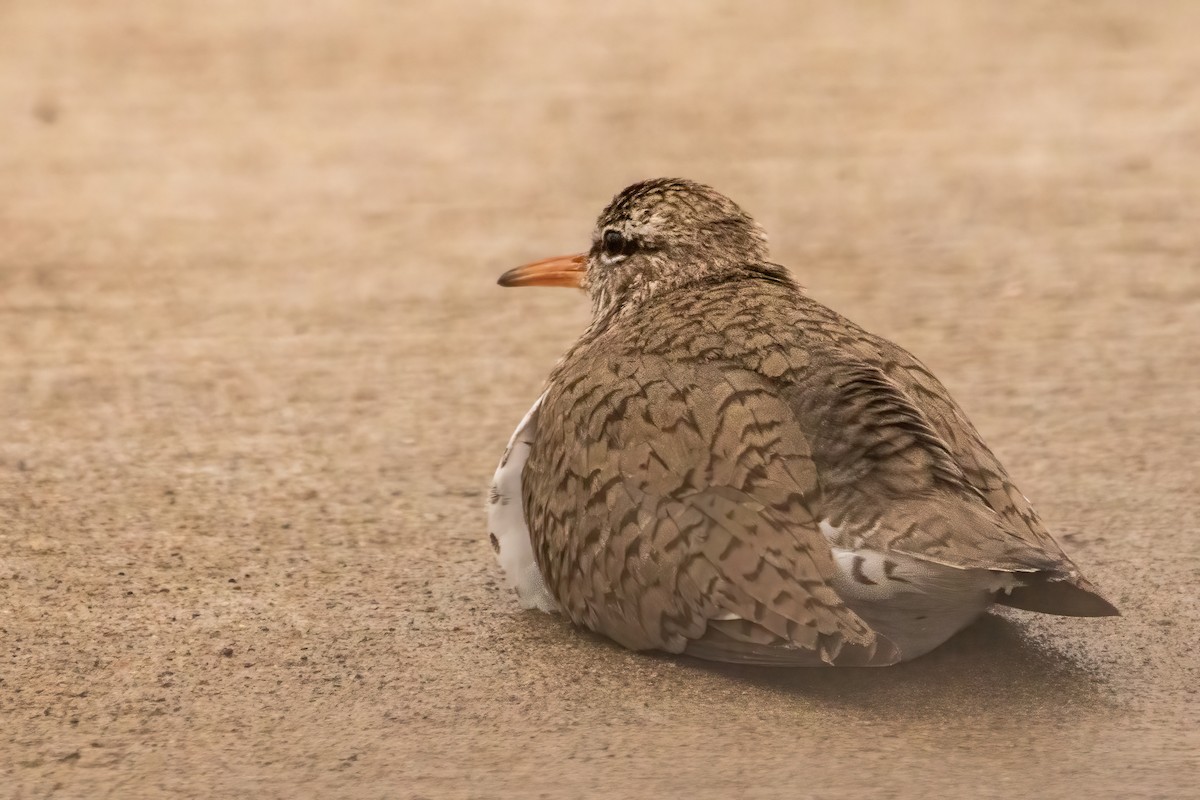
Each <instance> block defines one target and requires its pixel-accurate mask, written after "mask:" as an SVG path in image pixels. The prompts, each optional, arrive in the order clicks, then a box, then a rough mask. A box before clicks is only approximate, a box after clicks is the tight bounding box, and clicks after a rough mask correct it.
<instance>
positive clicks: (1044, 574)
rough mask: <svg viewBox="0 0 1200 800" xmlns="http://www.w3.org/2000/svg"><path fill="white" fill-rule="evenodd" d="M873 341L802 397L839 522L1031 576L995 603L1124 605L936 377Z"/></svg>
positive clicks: (951, 562) (928, 553)
mask: <svg viewBox="0 0 1200 800" xmlns="http://www.w3.org/2000/svg"><path fill="white" fill-rule="evenodd" d="M871 339H872V340H874V342H869V344H875V345H876V346H878V348H879V351H880V352H879V354H878V355H875V354H869V355H868V357H864V358H855V357H853V356H850V355H848V354H847V353H846V352H844V351H839V352H837V353H835V354H832V355H831V356H830V357H829V358H828V359H826V360H824V361H822V360H821V358H820V357H819V356H818V357H816V358H815V359H814V361H815V363H816V364H818V365H823V371H819V373H818V376H819V380H817V381H816V382H817V383H818V384H819V385H820V386H822V387H823V391H819V392H817V393H816V395H817V397H818V398H819V399H817V400H811V399H810V400H808V401H805V400H804V399H800V400H798V401H797V404H798V406H799V407H801V408H802V410H804V411H805V413H806V414H807V416H806V417H803V415H802V418H805V419H806V421H807V424H806V429H807V430H813V431H815V437H816V438H814V440H813V441H812V442H811V447H812V452H813V458H814V463H815V464H816V466H817V470H818V474H819V475H820V479H821V483H822V487H823V489H824V491H825V496H826V500H827V502H828V504H829V505H828V506H827V508H828V509H829V514H830V516H831V517H832V518H833V519H832V523H833V524H834V526H835V527H837V528H839V530H842V531H843V532H844V535H846V536H847V537H850V538H854V539H855V540H856V542H857V543H859V544H861V545H863V546H866V547H870V548H874V549H883V550H892V551H896V552H901V553H905V554H908V555H911V556H914V557H916V558H920V559H924V560H927V561H932V562H936V563H939V564H944V565H947V566H952V567H959V568H964V569H967V568H980V569H989V570H999V571H1008V572H1024V573H1030V575H1029V576H1028V577H1027V578H1026V579H1025V580H1024V581H1023V582H1024V583H1025V584H1026V585H1025V586H1024V587H1023V588H1021V589H1017V590H1014V591H1013V593H1012V594H1010V595H1003V596H1001V597H999V598H998V601H999V602H1007V603H1008V604H1010V605H1017V606H1020V607H1024V608H1030V609H1032V610H1037V611H1047V612H1050V613H1059V614H1077V615H1085V616H1093V615H1107V614H1112V613H1116V612H1115V609H1114V608H1113V607H1112V606H1111V605H1110V604H1109V603H1108V602H1107V601H1106V600H1104V599H1103V598H1102V597H1100V596H1099V594H1098V593H1097V592H1096V591H1095V589H1094V587H1092V585H1091V584H1090V583H1089V582H1088V581H1087V580H1086V579H1084V578H1083V576H1082V575H1080V574H1079V570H1078V568H1077V567H1076V566H1075V565H1074V564H1073V563H1072V562H1071V561H1070V559H1068V558H1067V556H1066V555H1065V554H1064V553H1063V551H1062V549H1061V548H1060V547H1059V546H1058V544H1057V543H1056V542H1055V541H1054V539H1053V538H1052V537H1051V536H1050V534H1049V533H1048V532H1046V530H1045V528H1044V527H1043V526H1042V524H1041V521H1040V520H1039V519H1038V517H1037V514H1036V513H1035V512H1034V511H1033V509H1032V507H1031V506H1030V505H1029V501H1028V500H1026V499H1025V497H1024V495H1022V494H1021V492H1020V491H1019V490H1018V489H1017V488H1016V486H1015V485H1014V484H1013V483H1012V481H1011V480H1010V479H1009V478H1008V475H1007V473H1006V472H1005V471H1004V468H1003V467H1002V466H1001V465H1000V463H999V462H998V461H997V460H996V457H995V456H994V455H993V454H992V453H991V451H990V450H989V449H988V448H987V446H986V445H985V444H984V443H983V441H982V439H980V438H979V434H978V433H977V432H976V431H975V428H974V427H973V426H972V425H971V423H970V422H969V421H968V420H967V419H966V416H965V415H964V414H963V413H962V411H961V409H959V408H958V406H957V405H956V404H955V403H954V401H953V400H952V399H951V398H950V396H949V394H948V393H947V392H946V390H945V388H944V387H942V385H941V384H940V383H939V382H938V381H937V379H936V378H934V377H933V376H932V374H930V373H929V371H928V370H927V369H926V368H924V366H923V365H921V364H920V362H918V361H917V360H916V359H915V358H913V357H912V356H909V355H908V354H907V353H905V352H904V351H903V350H901V349H900V348H899V347H896V346H895V345H892V344H890V343H888V342H884V341H882V340H876V339H875V337H871ZM860 352H861V351H860ZM812 381H813V376H810V377H809V382H810V383H811V382H812ZM806 402H807V403H808V404H809V405H810V406H811V405H813V404H816V405H817V408H816V409H813V408H805V403H806ZM814 413H815V414H817V415H818V417H819V421H818V420H814V419H813V415H814Z"/></svg>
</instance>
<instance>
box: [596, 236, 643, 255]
mask: <svg viewBox="0 0 1200 800" xmlns="http://www.w3.org/2000/svg"><path fill="white" fill-rule="evenodd" d="M600 247H601V249H602V250H603V251H604V255H606V256H609V257H610V258H615V257H616V256H628V255H633V254H634V253H635V252H637V249H638V244H637V241H636V240H635V239H627V238H625V236H623V235H622V234H621V232H620V231H614V230H607V231H605V232H604V236H603V237H602V239H601V241H600Z"/></svg>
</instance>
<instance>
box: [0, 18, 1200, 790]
mask: <svg viewBox="0 0 1200 800" xmlns="http://www.w3.org/2000/svg"><path fill="white" fill-rule="evenodd" d="M1198 26H1200V6H1197V5H1196V4H1195V3H1189V2H1156V3H1144V2H1143V3H1137V2H1115V1H1113V2H1093V3H1065V2H1063V3H1060V2H1033V1H1032V0H1030V1H1029V2H1004V3H1001V2H994V3H990V2H989V3H969V4H968V3H959V2H953V1H952V0H945V1H944V2H941V1H939V2H910V3H903V2H882V1H881V2H863V3H854V4H848V3H839V2H833V0H829V2H801V3H796V2H761V3H754V4H741V3H733V2H713V3H705V4H694V3H682V2H661V3H654V4H643V3H632V2H610V3H601V4H574V3H573V4H566V3H549V2H546V3H526V4H501V3H490V2H483V1H482V0H477V1H475V2H468V1H467V0H456V1H452V2H443V3H437V4H434V3H404V2H384V1H383V0H337V1H335V0H310V1H308V2H294V1H291V2H283V1H282V0H263V1H262V2H255V3H246V2H234V1H233V0H214V1H213V2H206V3H195V2H191V3H189V2H183V1H182V0H180V1H178V2H174V1H173V2H162V1H161V0H126V2H123V3H120V4H99V3H92V2H83V1H82V0H80V1H79V2H70V1H69V0H6V1H5V0H0V120H2V121H0V126H2V127H0V643H2V644H0V646H2V648H3V652H4V661H3V662H0V719H3V720H4V724H3V726H0V727H2V728H3V733H0V785H4V786H7V787H9V789H8V791H9V792H10V796H13V797H33V796H39V797H41V796H62V797H85V796H86V797H98V796H104V792H105V791H111V792H115V793H116V794H119V795H120V796H123V797H137V796H158V795H162V794H171V795H173V796H191V795H201V794H202V795H204V796H227V795H229V794H234V793H243V792H245V791H248V790H254V791H257V792H258V793H260V794H264V795H265V796H288V797H298V796H323V797H340V796H345V797H384V796H387V797H493V796H512V797H533V796H555V797H557V796H584V795H587V794H591V793H596V794H599V793H601V792H603V793H605V794H614V793H615V794H617V795H632V794H635V793H638V794H641V793H646V794H650V793H658V794H663V795H666V796H677V795H680V794H684V793H686V794H689V795H693V796H696V797H710V796H711V797H721V796H729V795H730V794H732V793H737V794H739V795H742V796H747V797H775V796H789V797H793V796H800V795H804V794H806V793H807V794H810V795H811V796H840V795H845V794H849V793H856V794H859V795H863V796H901V795H908V794H914V793H916V792H918V791H920V792H922V793H929V792H933V793H934V795H935V796H936V795H938V794H950V793H958V792H959V791H960V790H962V787H964V786H966V785H969V786H971V791H972V793H973V794H975V795H977V796H990V795H993V794H994V795H997V796H998V795H1000V794H1004V795H1005V796H1009V795H1011V794H1013V793H1020V792H1025V793H1032V794H1034V795H1036V796H1058V795H1064V796H1065V795H1066V794H1081V793H1084V792H1086V793H1088V794H1090V795H1092V796H1096V797H1099V796H1123V797H1130V796H1139V795H1140V796H1162V797H1165V796H1184V794H1186V791H1185V788H1184V787H1188V788H1190V787H1191V786H1192V785H1194V778H1195V777H1196V771H1197V763H1196V760H1195V759H1196V752H1197V749H1198V748H1200V740H1198V739H1197V733H1196V731H1197V729H1198V728H1197V725H1196V723H1197V722H1200V712H1198V708H1197V703H1196V694H1195V691H1196V690H1195V685H1196V678H1197V675H1196V672H1197V666H1196V661H1195V659H1194V657H1192V656H1191V655H1189V654H1188V653H1187V651H1186V650H1185V649H1184V648H1185V647H1186V646H1190V645H1189V644H1188V643H1190V642H1191V641H1193V640H1194V639H1195V637H1196V635H1197V634H1198V633H1200V609H1198V607H1197V599H1196V593H1195V591H1194V589H1193V588H1191V587H1194V585H1195V584H1194V581H1195V580H1196V579H1197V578H1200V548H1198V546H1197V541H1196V530H1197V512H1196V508H1197V507H1198V503H1197V501H1198V500H1200V490H1198V487H1197V483H1196V478H1195V447H1196V443H1197V442H1198V441H1200V422H1198V417H1197V415H1196V408H1197V407H1200V348H1198V347H1197V345H1198V344H1200V321H1198V320H1200V226H1197V225H1196V224H1195V218H1196V214H1197V208H1198V207H1200V188H1198V187H1200V81H1198V80H1197V76H1198V75H1200V49H1198V48H1197V47H1196V46H1195V31H1196V30H1197V29H1198ZM664 175H676V176H683V177H689V178H694V179H697V180H701V181H704V182H706V183H709V184H711V185H713V186H715V187H717V188H718V189H719V190H721V191H722V192H724V193H726V194H728V195H730V196H731V197H733V198H734V199H735V200H737V201H738V202H739V203H740V204H741V205H742V206H743V207H745V208H746V209H747V210H748V211H749V212H750V213H751V214H753V215H754V216H755V217H756V218H757V219H758V220H759V221H760V222H761V223H762V224H763V225H764V226H765V227H766V229H767V231H768V233H769V234H770V236H771V242H772V247H773V257H774V258H775V259H776V260H777V261H779V262H781V263H783V264H785V265H787V266H789V267H790V268H791V269H792V270H793V272H794V273H795V275H796V277H797V279H798V280H799V282H800V283H801V284H803V285H805V286H806V287H807V288H808V291H809V292H810V293H811V294H813V295H814V296H815V297H817V298H818V299H820V300H822V301H823V302H826V303H827V304H829V305H832V306H833V307H835V308H836V309H838V310H839V311H841V312H842V313H844V314H846V315H848V316H850V317H851V318H852V319H854V320H856V321H857V322H859V323H860V324H862V325H864V326H866V327H867V328H869V329H871V330H873V331H874V332H876V333H879V334H882V335H884V336H887V337H889V338H892V339H894V340H896V341H898V342H900V343H901V344H903V345H905V346H906V347H908V348H909V349H911V350H913V351H914V352H915V353H916V354H917V355H918V356H920V357H921V358H922V359H923V360H925V361H926V362H927V363H928V364H929V365H930V366H931V367H932V368H933V369H934V370H935V371H936V372H937V373H938V374H939V375H940V377H941V378H942V379H943V381H944V382H945V383H946V384H947V385H948V386H949V387H950V389H951V391H952V392H954V393H955V395H956V396H957V397H958V398H959V400H960V401H961V402H962V404H963V405H964V407H965V408H966V409H967V411H968V412H969V413H970V414H971V415H972V418H973V419H974V420H975V422H976V424H977V425H978V427H979V428H980V429H981V430H982V432H983V433H984V435H985V437H987V438H988V440H989V441H990V443H991V444H992V445H993V448H994V449H995V450H996V452H997V453H998V455H1000V457H1001V459H1002V460H1003V461H1004V462H1005V463H1006V464H1007V465H1008V466H1009V469H1010V471H1011V472H1012V473H1013V475H1014V477H1015V478H1016V479H1017V481H1018V482H1019V483H1020V484H1021V486H1022V487H1023V488H1024V490H1025V492H1026V493H1027V494H1029V495H1030V497H1031V498H1032V499H1033V500H1034V502H1035V503H1036V504H1037V505H1038V507H1039V508H1040V509H1041V511H1042V514H1043V516H1044V517H1045V518H1046V520H1047V522H1048V524H1049V525H1050V527H1051V528H1052V530H1054V531H1055V532H1056V533H1057V534H1058V535H1059V537H1060V540H1061V541H1063V542H1064V545H1065V547H1066V549H1067V550H1068V552H1069V553H1071V554H1072V555H1073V556H1074V557H1076V559H1077V560H1078V561H1079V563H1080V564H1081V565H1082V566H1083V568H1084V569H1085V571H1086V572H1087V573H1088V575H1089V576H1090V577H1092V578H1093V579H1094V580H1095V581H1096V582H1097V583H1098V584H1099V585H1100V586H1101V587H1102V588H1103V589H1105V591H1106V592H1107V594H1108V595H1109V596H1110V597H1111V598H1112V599H1113V600H1114V601H1115V602H1116V603H1117V605H1119V606H1120V607H1121V608H1122V610H1123V611H1124V612H1125V616H1124V617H1123V618H1121V619H1119V620H1115V621H1102V622H1097V621H1094V620H1092V621H1087V620H1085V621H1076V620H1064V619H1053V618H1033V617H1031V616H1028V615H1022V614H1020V613H1019V612H1014V613H1011V614H1009V615H1007V616H1006V617H1003V618H1000V617H997V618H992V619H989V620H987V621H985V622H984V623H981V625H980V626H977V627H976V628H974V629H972V630H970V631H967V632H966V633H964V634H963V636H962V637H960V639H959V640H957V642H956V643H952V645H951V646H948V647H947V648H945V649H944V651H938V652H937V653H935V654H933V655H931V656H930V657H928V658H926V659H921V660H919V661H918V662H914V663H912V664H908V665H904V666H903V667H898V668H893V669H891V670H887V671H883V672H870V673H862V672H853V671H852V672H850V673H837V674H834V673H832V672H821V673H819V674H817V673H810V672H806V673H803V674H798V673H790V674H787V675H782V674H778V673H775V674H771V673H767V674H763V673H754V674H727V673H725V672H722V671H720V670H714V669H712V668H705V667H703V666H699V665H697V664H695V663H694V662H687V661H680V660H673V659H664V658H658V657H653V656H642V655H635V654H629V653H625V652H622V651H618V650H616V649H614V648H613V647H611V646H609V645H607V644H605V643H603V642H600V641H598V640H596V639H594V638H591V637H587V636H584V635H582V634H579V633H578V632H575V631H572V630H571V629H569V628H568V627H567V626H565V625H564V624H563V623H561V622H560V621H557V620H554V619H550V618H547V617H544V616H539V615H536V614H529V613H520V612H519V611H518V609H517V607H516V603H515V601H514V599H513V597H512V596H510V594H509V593H508V591H507V589H506V588H505V587H504V585H503V582H502V581H501V579H500V575H499V571H498V569H497V567H496V566H495V564H494V563H493V559H492V554H491V551H490V549H489V547H488V545H487V542H486V531H485V530H484V525H483V514H482V506H483V501H484V489H485V487H486V485H487V482H488V480H489V478H490V473H491V470H492V469H493V467H494V465H495V462H496V460H497V459H498V457H499V455H500V453H501V451H502V450H503V447H504V443H505V441H506V440H507V437H508V435H509V433H510V432H511V430H512V428H513V426H514V425H515V424H516V422H517V421H518V420H519V418H520V417H521V415H522V414H523V413H524V411H525V409H526V408H527V407H528V405H529V403H530V402H531V401H532V399H533V398H534V397H536V396H537V393H538V391H539V386H540V383H541V381H542V380H543V379H544V377H545V375H546V374H547V373H548V371H549V369H550V368H551V366H552V365H553V363H554V361H555V359H556V358H557V357H558V356H559V354H561V353H562V351H563V350H565V349H566V347H568V346H569V344H570V343H571V342H572V341H573V340H574V338H575V337H576V336H577V335H578V333H579V332H580V330H581V329H582V328H583V326H584V325H585V324H586V322H587V307H586V303H585V302H584V300H583V298H581V297H580V296H578V295H577V294H575V293H571V292H556V291H532V290H531V291H524V292H505V291H503V290H501V289H499V288H497V287H496V286H495V278H496V277H497V276H498V275H499V273H500V272H502V271H503V270H505V269H507V268H509V267H511V266H514V265H516V264H519V263H523V262H525V261H528V260H531V259H533V258H539V257H543V256H548V255H554V254H558V253H561V252H572V251H575V250H578V249H582V247H583V246H584V245H585V244H586V242H587V237H588V235H589V233H590V230H591V226H592V222H593V220H594V218H595V216H596V214H597V213H598V212H599V211H600V210H601V208H602V207H603V206H604V205H605V204H606V202H607V201H608V199H609V198H610V197H611V196H612V195H613V194H614V193H615V192H617V191H618V190H620V189H621V188H622V187H623V186H625V185H626V184H628V183H630V182H632V181H634V180H638V179H642V178H647V177H654V176H664ZM0 794H4V791H0Z"/></svg>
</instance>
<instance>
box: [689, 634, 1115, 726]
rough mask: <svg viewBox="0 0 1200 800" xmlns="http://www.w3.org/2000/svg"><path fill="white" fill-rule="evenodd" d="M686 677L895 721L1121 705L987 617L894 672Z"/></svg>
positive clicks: (1095, 676)
mask: <svg viewBox="0 0 1200 800" xmlns="http://www.w3.org/2000/svg"><path fill="white" fill-rule="evenodd" d="M679 661H680V666H681V667H682V668H684V669H688V670H696V671H701V672H705V673H716V674H720V675H723V676H726V677H728V678H730V679H732V680H736V681H739V682H742V683H747V684H752V685H754V686H757V687H760V688H762V689H766V690H768V691H775V692H780V693H784V694H789V695H796V696H802V697H804V698H805V699H806V700H808V701H809V702H816V703H819V704H822V705H829V706H836V707H842V708H845V709H847V710H848V709H850V708H858V709H862V710H869V709H872V708H886V709H888V715H889V716H890V717H893V718H895V717H900V718H908V717H911V718H928V717H929V714H930V712H931V710H932V709H942V710H944V711H946V712H947V713H952V714H955V715H959V716H961V715H963V714H982V715H988V714H991V713H993V712H997V713H1003V714H1006V715H1013V714H1016V715H1020V714H1027V715H1033V716H1036V715H1038V714H1042V713H1049V714H1052V715H1055V716H1058V715H1061V714H1062V713H1063V711H1064V710H1066V709H1071V710H1072V713H1078V712H1080V711H1082V710H1085V709H1091V710H1097V711H1103V710H1105V709H1107V708H1109V707H1110V706H1111V705H1113V704H1115V701H1113V700H1112V699H1111V697H1112V695H1111V693H1110V692H1109V691H1108V690H1107V688H1106V686H1105V676H1104V675H1103V673H1102V671H1100V670H1099V669H1098V668H1096V667H1090V666H1088V665H1086V664H1081V663H1079V662H1078V661H1077V660H1075V659H1074V658H1073V657H1071V656H1070V655H1068V654H1066V653H1063V652H1059V651H1057V650H1056V649H1055V648H1054V647H1053V646H1052V645H1049V644H1046V643H1043V642H1042V641H1040V640H1038V639H1035V638H1034V637H1032V636H1031V635H1030V634H1029V633H1028V632H1026V631H1024V630H1023V629H1022V626H1021V625H1020V624H1019V623H1016V622H1014V621H1013V620H1010V619H1006V618H1004V617H1001V616H996V615H994V614H988V615H985V616H984V617H982V618H981V619H980V620H979V621H978V622H976V623H975V624H974V625H972V626H970V627H969V628H967V629H966V630H964V631H962V632H961V633H959V634H958V635H957V636H955V637H953V638H952V639H950V640H949V641H948V642H946V643H945V644H943V645H942V646H941V647H939V648H937V649H936V650H934V651H933V652H931V653H929V654H928V655H926V656H923V657H921V658H919V659H916V660H914V661H910V662H906V663H902V664H897V665H894V666H890V667H858V668H831V669H821V668H809V669H785V668H782V669H781V668H772V667H752V666H743V665H737V664H723V663H717V662H711V661H701V660H699V659H695V658H682V659H679Z"/></svg>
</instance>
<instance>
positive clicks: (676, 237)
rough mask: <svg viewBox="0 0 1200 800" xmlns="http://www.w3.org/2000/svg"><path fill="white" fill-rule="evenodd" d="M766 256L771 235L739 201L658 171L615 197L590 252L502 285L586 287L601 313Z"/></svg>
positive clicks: (553, 261) (526, 271)
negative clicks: (747, 212)
mask: <svg viewBox="0 0 1200 800" xmlns="http://www.w3.org/2000/svg"><path fill="white" fill-rule="evenodd" d="M766 263H767V237H766V234H765V233H763V230H762V228H761V227H759V226H758V224H757V223H755V222H754V220H753V219H751V218H750V216H749V215H748V214H746V212H745V211H743V210H742V209H741V208H740V207H738V205H737V204H736V203H734V202H733V201H732V200H730V199H729V198H728V197H725V196H724V195H722V194H720V193H719V192H717V191H716V190H714V189H712V188H710V187H708V186H705V185H704V184H700V183H695V182H694V181H689V180H683V179H681V178H658V179H655V180H649V181H642V182H640V183H635V184H633V185H632V186H629V187H627V188H626V189H624V190H623V191H622V192H621V193H620V194H618V195H617V196H616V197H614V198H613V200H612V202H611V203H609V204H608V207H607V208H605V209H604V211H603V212H602V213H601V214H600V217H599V219H597V220H596V229H595V230H594V231H593V232H592V246H591V249H589V250H588V251H587V252H586V253H578V254H575V255H569V256H557V257H554V258H547V259H544V260H542V261H536V262H534V263H532V264H526V265H525V266H522V267H517V268H516V269H512V270H509V271H508V272H506V273H504V275H502V276H501V277H500V285H501V286H568V287H581V288H583V289H586V290H587V292H588V294H589V295H590V296H591V299H592V307H593V310H594V312H595V314H596V316H597V317H599V316H601V315H604V314H607V313H611V312H613V311H615V310H617V309H620V308H627V307H630V306H634V305H637V304H639V303H641V302H644V301H645V300H646V299H647V298H648V297H650V296H651V295H653V294H655V293H656V292H659V291H663V290H665V289H669V288H673V287H676V286H681V285H685V284H690V283H695V282H700V281H704V280H709V279H713V278H719V277H721V276H722V275H723V274H724V273H727V272H732V271H735V270H737V269H739V268H742V267H744V266H746V265H765V264H766ZM772 266H773V265H772ZM775 269H778V268H775Z"/></svg>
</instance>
